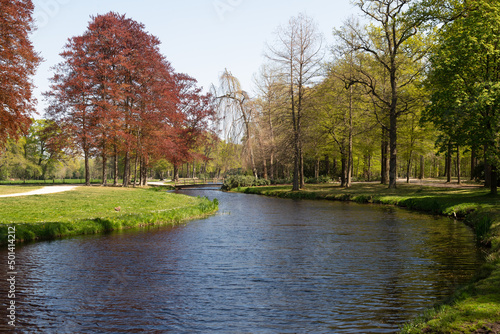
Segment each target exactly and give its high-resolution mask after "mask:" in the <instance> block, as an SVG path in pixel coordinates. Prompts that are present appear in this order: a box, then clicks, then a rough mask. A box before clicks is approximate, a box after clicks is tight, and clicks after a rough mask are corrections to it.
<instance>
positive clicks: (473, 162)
mask: <svg viewBox="0 0 500 334" xmlns="http://www.w3.org/2000/svg"><path fill="white" fill-rule="evenodd" d="M475 169H476V147H475V146H472V151H471V158H470V180H471V181H473V180H474V171H475Z"/></svg>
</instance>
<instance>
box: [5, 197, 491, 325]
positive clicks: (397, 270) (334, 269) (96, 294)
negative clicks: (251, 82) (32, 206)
mask: <svg viewBox="0 0 500 334" xmlns="http://www.w3.org/2000/svg"><path fill="white" fill-rule="evenodd" d="M184 193H186V194H190V195H207V196H209V197H210V198H213V197H217V198H219V200H220V212H219V213H218V214H217V215H216V216H213V217H210V218H208V219H204V220H198V221H194V222H190V223H188V224H187V225H185V226H180V227H175V228H159V229H158V228H154V229H153V228H151V229H148V230H136V231H126V232H122V233H116V234H110V235H105V236H102V235H101V236H87V237H78V238H71V239H64V240H58V241H53V242H40V243H35V244H30V245H26V246H22V247H20V246H18V248H17V251H16V256H17V264H18V266H17V271H18V275H17V277H16V288H17V290H18V291H17V298H18V299H17V310H16V311H17V316H18V319H17V328H18V330H19V332H26V333H31V332H32V333H136V332H137V333H138V332H144V333H168V332H171V333H213V332H216V333H393V332H396V331H397V330H398V328H399V326H401V324H402V323H403V322H405V321H407V320H408V319H411V318H412V317H415V316H417V315H418V314H419V313H421V312H422V311H423V310H424V309H425V308H428V307H430V306H432V305H433V303H435V302H436V301H438V300H440V299H442V298H444V297H446V296H447V295H449V294H450V293H451V292H452V291H453V289H454V287H455V286H457V285H459V284H463V283H464V282H466V281H467V280H468V279H470V278H471V277H472V275H473V274H474V272H475V270H477V268H478V266H479V265H480V263H481V256H480V254H479V251H478V250H477V249H476V248H475V243H474V239H473V235H472V233H471V231H470V230H469V229H468V228H466V227H465V226H464V225H463V224H462V223H460V222H454V221H452V220H448V219H444V218H435V217H431V216H427V215H423V214H415V213H409V212H407V211H404V210H401V209H396V208H392V207H384V206H374V205H358V204H353V203H338V202H326V201H325V202H323V201H292V200H282V199H275V198H266V197H259V196H253V195H243V194H228V193H222V192H217V191H213V190H212V191H210V190H208V191H207V190H205V191H195V190H191V191H188V190H185V191H184ZM0 257H1V259H2V262H1V263H2V267H1V268H0V279H1V281H0V288H1V291H0V293H1V294H2V295H1V299H0V300H2V302H3V305H2V310H1V313H0V314H1V315H2V319H1V320H0V321H1V323H0V326H1V327H0V329H5V328H6V327H5V324H6V318H5V316H4V315H5V308H6V306H5V305H6V304H5V302H6V295H7V292H6V289H7V286H6V273H7V271H8V269H7V265H6V259H7V251H6V250H5V249H2V250H0Z"/></svg>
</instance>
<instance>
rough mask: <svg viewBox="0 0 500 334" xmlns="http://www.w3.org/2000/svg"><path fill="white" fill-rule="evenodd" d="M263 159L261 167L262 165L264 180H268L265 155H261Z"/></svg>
mask: <svg viewBox="0 0 500 334" xmlns="http://www.w3.org/2000/svg"><path fill="white" fill-rule="evenodd" d="M263 157H264V159H262V160H263V162H262V164H263V167H264V180H268V179H269V174H268V171H267V159H266V157H265V155H263Z"/></svg>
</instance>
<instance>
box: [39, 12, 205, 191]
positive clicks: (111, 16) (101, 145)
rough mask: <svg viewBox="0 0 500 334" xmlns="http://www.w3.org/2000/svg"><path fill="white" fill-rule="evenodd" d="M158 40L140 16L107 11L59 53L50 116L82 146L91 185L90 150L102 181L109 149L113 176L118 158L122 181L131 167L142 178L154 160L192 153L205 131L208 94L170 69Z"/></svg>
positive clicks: (185, 157)
mask: <svg viewBox="0 0 500 334" xmlns="http://www.w3.org/2000/svg"><path fill="white" fill-rule="evenodd" d="M159 45H160V41H159V40H158V39H157V38H156V37H155V36H153V35H151V34H149V33H147V32H146V31H145V29H144V25H143V24H140V23H138V22H136V21H134V20H132V19H129V18H126V17H125V16H124V15H119V14H117V13H113V12H110V13H107V14H105V15H99V16H96V17H92V20H91V22H90V24H89V26H88V28H87V30H86V31H85V32H84V34H83V35H81V36H76V37H73V38H71V39H70V40H69V41H68V43H67V44H66V46H65V49H64V51H63V52H62V53H61V56H62V57H63V58H64V61H63V62H62V63H60V64H59V65H58V66H57V67H56V68H55V75H54V77H53V78H52V86H51V91H49V92H47V93H46V96H47V98H48V100H49V101H50V106H49V108H48V110H47V118H49V119H51V120H53V121H56V122H57V123H58V124H60V126H61V128H62V131H63V132H64V133H67V134H68V135H69V136H70V137H71V138H72V139H73V143H74V144H75V145H74V146H75V148H76V149H77V150H78V151H79V152H82V153H83V155H84V157H85V170H86V173H85V175H86V183H87V184H88V185H89V184H90V177H89V159H90V157H91V156H100V157H101V158H102V161H103V171H102V178H103V184H104V185H105V184H106V183H107V175H108V170H107V166H108V157H111V158H113V162H114V163H113V168H114V173H113V175H114V176H115V179H114V183H115V184H117V182H118V180H117V178H118V174H119V171H118V166H119V163H118V162H119V161H120V159H121V161H122V165H123V173H122V175H123V185H124V186H128V185H129V184H130V179H131V176H132V175H131V174H132V173H133V174H134V175H133V176H134V180H137V179H139V180H140V184H146V176H147V168H148V166H149V165H150V164H151V162H152V161H154V160H156V159H163V158H165V159H168V160H169V161H171V162H172V163H174V165H176V164H178V163H181V162H185V161H189V159H190V158H191V154H190V149H191V148H192V147H193V145H194V144H195V143H197V142H198V141H199V140H201V138H203V134H204V132H205V131H208V125H209V123H208V119H209V118H210V117H211V116H212V115H213V114H214V112H213V108H212V105H211V101H210V97H209V96H202V95H201V90H200V89H199V88H196V80H194V79H192V78H190V77H189V76H187V75H180V74H178V73H175V72H174V70H173V68H172V66H171V65H170V63H169V62H168V61H167V60H166V59H165V57H164V56H163V55H162V54H161V53H160V50H159ZM138 170H139V172H138ZM135 182H136V181H134V185H135V184H136V183H135Z"/></svg>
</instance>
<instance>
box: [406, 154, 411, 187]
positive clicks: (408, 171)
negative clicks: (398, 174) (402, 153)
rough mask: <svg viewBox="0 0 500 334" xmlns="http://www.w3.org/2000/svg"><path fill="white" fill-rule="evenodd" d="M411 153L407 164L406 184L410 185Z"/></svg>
mask: <svg viewBox="0 0 500 334" xmlns="http://www.w3.org/2000/svg"><path fill="white" fill-rule="evenodd" d="M410 170H411V152H410V157H409V158H408V161H407V164H406V183H410V173H411V171H410Z"/></svg>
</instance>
